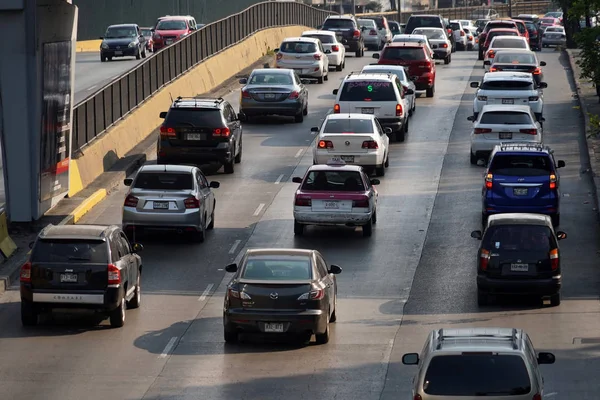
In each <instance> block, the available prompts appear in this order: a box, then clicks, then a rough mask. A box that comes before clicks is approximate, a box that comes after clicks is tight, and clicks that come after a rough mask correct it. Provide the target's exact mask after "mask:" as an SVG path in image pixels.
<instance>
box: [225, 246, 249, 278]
mask: <svg viewBox="0 0 600 400" xmlns="http://www.w3.org/2000/svg"><path fill="white" fill-rule="evenodd" d="M246 250H248V249H247V248H246V247H244V248H243V249H241V250H240V251H239V253H238V254H237V256H235V258H234V260H233V263H234V264H238V265H239V263H240V262H241V261H242V257H244V254H246ZM225 276H227V275H225Z"/></svg>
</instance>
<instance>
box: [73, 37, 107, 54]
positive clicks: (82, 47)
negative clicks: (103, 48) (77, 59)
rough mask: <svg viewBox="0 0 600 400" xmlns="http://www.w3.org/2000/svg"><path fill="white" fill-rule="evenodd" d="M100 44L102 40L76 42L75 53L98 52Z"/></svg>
mask: <svg viewBox="0 0 600 400" xmlns="http://www.w3.org/2000/svg"><path fill="white" fill-rule="evenodd" d="M100 44H102V40H100V39H98V40H84V41H81V42H77V46H76V48H77V52H78V53H80V52H84V51H100Z"/></svg>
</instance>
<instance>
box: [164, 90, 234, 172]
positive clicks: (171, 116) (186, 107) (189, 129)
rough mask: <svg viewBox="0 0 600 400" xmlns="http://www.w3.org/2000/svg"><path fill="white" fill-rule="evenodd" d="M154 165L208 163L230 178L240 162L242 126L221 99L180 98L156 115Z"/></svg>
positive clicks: (226, 103)
mask: <svg viewBox="0 0 600 400" xmlns="http://www.w3.org/2000/svg"><path fill="white" fill-rule="evenodd" d="M160 118H163V119H164V120H165V121H164V122H163V124H162V125H161V127H160V134H159V137H158V146H157V157H156V159H157V163H158V164H195V165H203V164H209V163H212V162H216V163H220V164H222V165H223V167H224V169H225V173H226V174H233V171H234V164H238V163H240V162H241V161H242V124H241V122H240V116H239V114H237V113H236V112H235V110H234V109H233V107H232V106H231V104H229V103H228V102H227V101H226V100H224V99H222V98H218V99H214V98H194V97H192V98H182V97H178V98H177V100H175V101H174V102H173V104H172V105H171V108H170V109H169V111H168V112H167V111H163V112H161V113H160Z"/></svg>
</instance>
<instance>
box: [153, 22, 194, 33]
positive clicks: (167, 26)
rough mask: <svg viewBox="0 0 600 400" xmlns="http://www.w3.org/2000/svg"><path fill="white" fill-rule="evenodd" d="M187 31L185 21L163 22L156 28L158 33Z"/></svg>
mask: <svg viewBox="0 0 600 400" xmlns="http://www.w3.org/2000/svg"><path fill="white" fill-rule="evenodd" d="M185 29H187V24H186V23H185V21H177V20H162V21H160V22H159V23H158V25H157V26H156V30H157V31H183V30H185Z"/></svg>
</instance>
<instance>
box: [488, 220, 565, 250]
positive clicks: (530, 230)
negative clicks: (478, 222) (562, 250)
mask: <svg viewBox="0 0 600 400" xmlns="http://www.w3.org/2000/svg"><path fill="white" fill-rule="evenodd" d="M481 245H482V247H483V248H485V249H490V250H492V249H494V250H508V251H522V250H534V251H535V250H538V251H544V252H549V251H550V250H551V249H553V248H556V247H557V246H556V241H555V239H554V235H553V234H552V231H551V230H550V228H549V227H547V226H543V225H496V226H494V225H492V226H490V227H489V228H488V229H487V231H486V232H485V235H484V237H483V240H482V243H481Z"/></svg>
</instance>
